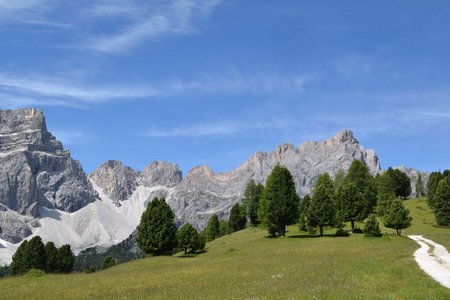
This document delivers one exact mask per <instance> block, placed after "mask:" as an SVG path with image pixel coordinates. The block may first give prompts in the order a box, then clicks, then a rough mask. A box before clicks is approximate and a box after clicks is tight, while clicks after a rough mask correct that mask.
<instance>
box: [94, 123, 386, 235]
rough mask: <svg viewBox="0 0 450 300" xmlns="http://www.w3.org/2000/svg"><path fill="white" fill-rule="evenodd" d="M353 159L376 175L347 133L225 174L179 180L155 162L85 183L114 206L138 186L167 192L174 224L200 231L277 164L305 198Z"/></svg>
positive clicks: (111, 168) (106, 172)
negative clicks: (323, 176) (326, 176)
mask: <svg viewBox="0 0 450 300" xmlns="http://www.w3.org/2000/svg"><path fill="white" fill-rule="evenodd" d="M355 159H358V160H361V161H364V162H365V163H366V164H367V166H368V167H369V170H370V171H371V173H372V174H376V173H378V172H380V170H381V169H380V163H379V161H378V157H377V156H376V154H375V152H373V151H372V150H367V149H364V148H363V147H362V146H361V145H360V144H359V143H358V141H357V140H356V139H355V138H354V136H353V133H352V132H351V131H349V130H344V131H341V132H339V133H337V134H336V135H335V136H334V137H332V138H330V139H328V140H326V141H323V142H306V143H304V144H302V145H301V146H300V147H295V146H293V145H290V144H283V145H280V146H278V147H277V148H276V149H275V151H273V152H271V153H264V152H257V153H255V154H254V155H252V156H251V157H250V158H249V159H248V160H247V161H246V162H244V163H243V164H242V165H240V166H239V167H238V168H237V169H235V170H233V171H230V172H227V173H214V172H213V171H212V170H211V169H210V168H209V167H207V166H198V167H196V168H194V169H192V170H191V171H190V172H189V173H188V174H187V176H186V177H185V178H184V179H182V176H181V171H180V169H179V168H178V165H176V164H171V163H166V162H160V161H155V162H153V163H151V164H150V165H149V166H148V167H146V168H145V169H144V171H143V172H142V173H137V172H135V171H133V170H132V169H130V168H128V167H124V166H123V165H122V164H121V163H119V162H107V163H105V164H103V165H102V166H100V167H99V168H98V169H97V170H96V171H94V173H93V174H92V175H90V178H91V180H93V182H94V183H95V184H96V185H98V186H99V187H101V188H102V189H103V192H105V193H106V194H107V195H108V196H109V197H110V198H112V199H116V200H118V202H117V205H120V201H124V200H125V199H126V198H128V197H129V196H130V194H131V193H132V191H133V190H134V188H135V187H136V186H138V185H142V186H144V187H147V188H152V187H155V186H164V187H167V188H172V189H173V191H172V192H170V193H166V192H165V190H162V191H164V193H163V194H161V195H160V196H164V197H166V200H167V201H168V203H169V204H170V205H171V207H172V208H173V209H174V212H175V214H176V216H177V219H178V220H177V222H178V223H180V224H181V223H183V222H189V223H191V224H194V225H196V226H197V227H198V228H201V229H202V228H204V227H205V226H206V224H207V222H208V220H209V218H210V216H211V215H212V214H218V216H219V217H221V218H223V217H226V216H227V215H228V213H229V211H230V209H231V207H232V206H233V205H234V204H235V203H237V202H240V201H241V198H242V196H243V191H244V189H245V186H246V184H247V182H248V181H249V180H250V179H254V180H255V181H256V182H261V183H264V182H265V181H266V179H267V177H268V176H269V174H270V172H271V171H272V169H273V168H274V167H275V166H276V165H277V164H280V165H283V166H285V167H287V168H288V169H289V171H290V172H291V173H292V175H293V177H294V181H295V184H296V188H297V192H298V194H299V195H301V196H303V195H306V194H309V193H311V191H312V188H313V186H314V184H315V182H316V180H317V178H318V176H319V175H320V174H321V173H323V172H328V173H329V174H330V175H331V176H334V175H335V174H336V172H337V171H338V170H339V169H343V170H348V168H349V167H350V165H351V163H352V161H353V160H355ZM158 195H159V194H158Z"/></svg>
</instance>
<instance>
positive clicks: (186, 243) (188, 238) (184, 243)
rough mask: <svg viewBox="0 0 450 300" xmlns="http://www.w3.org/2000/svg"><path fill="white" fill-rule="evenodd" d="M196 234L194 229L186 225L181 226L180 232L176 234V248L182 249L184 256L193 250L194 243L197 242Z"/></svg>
mask: <svg viewBox="0 0 450 300" xmlns="http://www.w3.org/2000/svg"><path fill="white" fill-rule="evenodd" d="M197 236H198V232H197V230H195V228H194V227H193V226H192V225H191V224H189V223H186V224H184V225H183V226H181V228H180V230H178V233H177V240H178V247H180V248H183V249H184V254H187V253H188V249H189V248H190V249H194V248H195V243H196V242H197V238H198V237H197Z"/></svg>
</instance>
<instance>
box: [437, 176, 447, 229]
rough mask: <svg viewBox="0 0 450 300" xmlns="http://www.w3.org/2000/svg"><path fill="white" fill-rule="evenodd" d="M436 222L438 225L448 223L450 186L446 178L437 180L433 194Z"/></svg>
mask: <svg viewBox="0 0 450 300" xmlns="http://www.w3.org/2000/svg"><path fill="white" fill-rule="evenodd" d="M434 199H435V209H434V214H435V217H436V223H437V224H438V225H440V226H449V225H450V186H449V184H448V182H447V180H445V179H442V180H441V181H439V184H438V186H437V189H436V192H435V194H434Z"/></svg>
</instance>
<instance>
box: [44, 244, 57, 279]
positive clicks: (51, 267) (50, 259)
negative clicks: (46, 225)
mask: <svg viewBox="0 0 450 300" xmlns="http://www.w3.org/2000/svg"><path fill="white" fill-rule="evenodd" d="M44 249H45V256H46V258H47V265H46V268H45V272H47V273H56V272H57V271H58V249H57V248H56V247H55V244H54V243H53V242H47V244H45V248H44Z"/></svg>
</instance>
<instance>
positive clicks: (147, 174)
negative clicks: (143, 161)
mask: <svg viewBox="0 0 450 300" xmlns="http://www.w3.org/2000/svg"><path fill="white" fill-rule="evenodd" d="M141 175H142V184H143V185H144V186H146V187H152V186H157V185H161V186H166V187H174V186H175V185H177V184H178V183H179V182H180V181H181V177H182V174H181V170H180V168H179V167H178V165H177V164H172V163H168V162H164V161H154V162H152V163H151V164H150V165H148V166H147V167H146V168H145V169H144V171H143V172H142V174H141Z"/></svg>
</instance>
